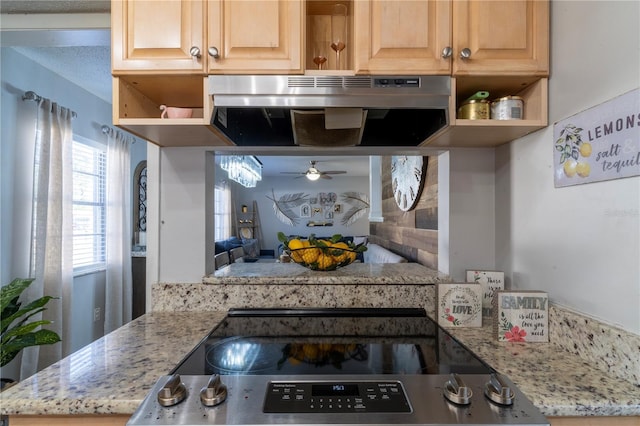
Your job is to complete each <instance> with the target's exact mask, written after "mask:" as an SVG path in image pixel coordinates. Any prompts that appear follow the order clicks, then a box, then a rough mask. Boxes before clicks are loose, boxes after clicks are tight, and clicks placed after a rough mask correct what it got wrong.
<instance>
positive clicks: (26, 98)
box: [22, 90, 78, 118]
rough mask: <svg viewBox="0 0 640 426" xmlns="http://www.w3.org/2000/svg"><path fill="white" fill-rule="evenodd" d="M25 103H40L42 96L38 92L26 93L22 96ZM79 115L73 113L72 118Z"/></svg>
mask: <svg viewBox="0 0 640 426" xmlns="http://www.w3.org/2000/svg"><path fill="white" fill-rule="evenodd" d="M22 100H23V101H36V102H40V101H41V100H42V96H40V95H38V94H37V93H36V92H33V91H31V90H29V91H28V92H24V95H22ZM77 116H78V114H76V112H75V111H71V117H73V118H76V117H77Z"/></svg>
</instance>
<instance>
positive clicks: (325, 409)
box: [263, 380, 411, 413]
mask: <svg viewBox="0 0 640 426" xmlns="http://www.w3.org/2000/svg"><path fill="white" fill-rule="evenodd" d="M263 412H265V413H410V412H411V405H410V404H409V400H408V399H407V395H406V394H405V391H404V388H403V386H402V383H400V382H399V381H393V380H392V381H346V382H339V381H322V380H320V381H283V382H279V381H272V382H269V383H268V385H267V390H266V395H265V399H264V407H263Z"/></svg>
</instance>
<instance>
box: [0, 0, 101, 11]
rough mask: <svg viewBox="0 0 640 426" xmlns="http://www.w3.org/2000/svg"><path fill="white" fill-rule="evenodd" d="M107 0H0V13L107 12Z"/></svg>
mask: <svg viewBox="0 0 640 426" xmlns="http://www.w3.org/2000/svg"><path fill="white" fill-rule="evenodd" d="M110 11H111V2H110V1H109V0H64V1H61V0H44V1H41V0H40V1H33V0H2V1H1V2H0V12H1V13H109V12H110Z"/></svg>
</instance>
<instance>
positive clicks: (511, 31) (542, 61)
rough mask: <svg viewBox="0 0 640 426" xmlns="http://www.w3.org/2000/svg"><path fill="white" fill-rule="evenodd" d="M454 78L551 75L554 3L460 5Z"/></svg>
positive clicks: (465, 1)
mask: <svg viewBox="0 0 640 426" xmlns="http://www.w3.org/2000/svg"><path fill="white" fill-rule="evenodd" d="M452 3H453V21H452V22H453V27H452V28H453V46H452V47H453V51H452V58H453V75H455V76H464V75H494V76H495V75H537V76H548V75H549V2H548V1H542V0H508V1H505V0H500V1H488V0H455V1H453V2H452Z"/></svg>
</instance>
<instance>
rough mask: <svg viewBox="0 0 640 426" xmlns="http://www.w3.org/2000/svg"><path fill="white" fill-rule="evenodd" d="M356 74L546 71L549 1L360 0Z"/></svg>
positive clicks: (356, 20) (356, 18) (356, 10)
mask: <svg viewBox="0 0 640 426" xmlns="http://www.w3.org/2000/svg"><path fill="white" fill-rule="evenodd" d="M353 31H354V37H355V44H356V46H355V61H354V71H355V72H356V73H357V74H392V73H393V74H411V73H421V74H449V73H451V74H452V75H454V76H465V75H537V76H546V75H548V74H549V2H548V1H543V0H500V1H489V0H453V1H443V0H406V1H398V0H358V1H355V2H354V30H353Z"/></svg>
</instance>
